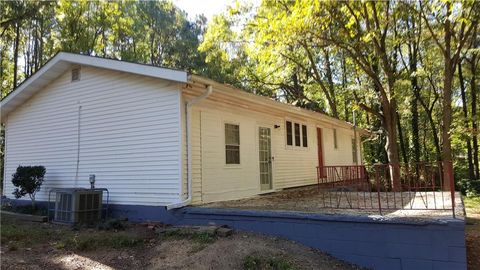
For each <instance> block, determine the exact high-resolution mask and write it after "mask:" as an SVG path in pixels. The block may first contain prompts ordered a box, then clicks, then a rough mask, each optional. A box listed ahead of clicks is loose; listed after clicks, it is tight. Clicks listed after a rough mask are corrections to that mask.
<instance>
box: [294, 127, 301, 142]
mask: <svg viewBox="0 0 480 270" xmlns="http://www.w3.org/2000/svg"><path fill="white" fill-rule="evenodd" d="M295 146H300V124H298V123H295Z"/></svg>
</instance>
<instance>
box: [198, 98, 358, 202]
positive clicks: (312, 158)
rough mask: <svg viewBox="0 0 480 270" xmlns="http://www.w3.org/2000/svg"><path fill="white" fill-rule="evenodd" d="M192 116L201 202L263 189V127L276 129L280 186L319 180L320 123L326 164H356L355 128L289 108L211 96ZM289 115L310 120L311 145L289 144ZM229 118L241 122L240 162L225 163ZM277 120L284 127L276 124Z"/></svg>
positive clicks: (277, 184)
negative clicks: (264, 108)
mask: <svg viewBox="0 0 480 270" xmlns="http://www.w3.org/2000/svg"><path fill="white" fill-rule="evenodd" d="M213 95H215V90H214V93H213ZM279 115H283V116H279ZM191 120H192V122H191V125H192V152H193V153H192V157H193V166H192V169H193V174H192V178H193V179H192V181H193V203H195V204H197V203H202V202H203V203H206V202H212V201H220V200H232V199H238V198H245V197H249V196H253V195H256V194H259V193H261V190H260V179H259V154H258V127H260V126H263V127H269V128H271V134H272V155H273V156H274V158H275V159H274V161H273V189H274V190H278V189H283V188H289V187H295V186H303V185H309V184H315V183H316V182H317V180H316V167H317V166H318V155H317V153H318V148H317V133H316V132H317V130H316V128H317V127H320V128H322V135H323V151H324V160H325V165H352V164H353V157H352V148H351V139H352V138H353V130H352V129H348V128H345V127H340V126H333V125H328V124H325V123H323V122H320V121H316V120H314V119H310V118H302V117H299V116H297V115H295V114H291V113H288V112H278V111H277V112H272V113H271V114H268V113H262V112H256V111H255V110H253V108H252V109H244V108H241V106H230V105H226V104H221V103H219V102H215V101H212V100H208V99H207V100H204V101H202V102H200V103H199V104H198V105H195V107H194V109H193V111H192V116H191ZM286 120H289V121H293V122H296V123H299V124H301V125H302V124H303V125H307V132H308V147H306V148H305V147H292V146H287V145H286V131H285V121H286ZM225 123H234V124H238V125H240V163H241V164H240V165H226V164H225V145H224V142H225V139H224V136H225V135H224V124H225ZM274 125H279V126H280V127H279V128H274ZM333 128H336V129H337V136H338V146H339V147H338V148H337V149H334V146H333ZM359 160H360V159H359Z"/></svg>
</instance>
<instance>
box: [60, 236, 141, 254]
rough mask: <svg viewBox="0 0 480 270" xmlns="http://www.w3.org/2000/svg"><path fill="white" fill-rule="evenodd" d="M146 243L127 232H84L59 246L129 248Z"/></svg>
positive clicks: (69, 247)
mask: <svg viewBox="0 0 480 270" xmlns="http://www.w3.org/2000/svg"><path fill="white" fill-rule="evenodd" d="M143 243H144V239H143V238H141V237H139V236H132V235H126V234H106V233H95V234H82V235H75V236H73V237H71V238H68V239H66V240H63V241H62V242H60V243H59V245H58V246H57V247H63V248H64V249H68V250H79V251H91V250H97V249H102V248H113V249H120V248H129V247H136V246H139V245H141V244H143Z"/></svg>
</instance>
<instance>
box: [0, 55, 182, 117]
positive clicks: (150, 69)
mask: <svg viewBox="0 0 480 270" xmlns="http://www.w3.org/2000/svg"><path fill="white" fill-rule="evenodd" d="M74 65H85V66H92V67H98V68H104V69H109V70H115V71H122V72H128V73H133V74H138V75H144V76H148V77H154V78H160V79H164V80H169V81H175V82H182V83H185V82H187V75H188V74H187V72H185V71H180V70H174V69H169V68H162V67H155V66H150V65H144V64H138V63H131V62H125V61H120V60H113V59H106V58H101V57H94V56H86V55H81V54H73V53H65V52H60V53H58V54H56V55H55V56H54V57H53V58H52V59H50V60H49V61H48V62H47V63H46V64H45V65H44V66H43V67H42V68H41V69H40V70H38V71H37V72H35V73H34V74H33V75H32V76H31V77H30V78H28V79H26V80H25V81H24V82H23V83H21V84H20V85H18V86H17V87H16V88H15V89H14V91H12V92H10V94H8V95H7V96H6V97H5V98H3V99H2V101H1V103H0V108H1V119H2V121H3V120H4V118H5V116H6V115H7V114H8V113H10V112H11V111H13V110H15V108H16V107H17V106H19V105H20V104H22V103H23V102H25V101H26V100H28V99H29V98H30V97H32V96H33V95H34V94H35V93H37V92H38V91H40V90H41V89H42V88H43V87H45V86H46V85H48V84H49V83H51V82H52V81H53V80H55V79H56V78H57V77H59V76H60V75H62V74H63V73H64V72H65V70H67V69H69V68H70V67H71V66H74Z"/></svg>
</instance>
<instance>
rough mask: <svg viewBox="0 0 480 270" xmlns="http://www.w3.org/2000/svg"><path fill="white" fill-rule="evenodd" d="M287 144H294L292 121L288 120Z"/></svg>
mask: <svg viewBox="0 0 480 270" xmlns="http://www.w3.org/2000/svg"><path fill="white" fill-rule="evenodd" d="M287 145H293V135H292V122H290V121H287Z"/></svg>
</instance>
